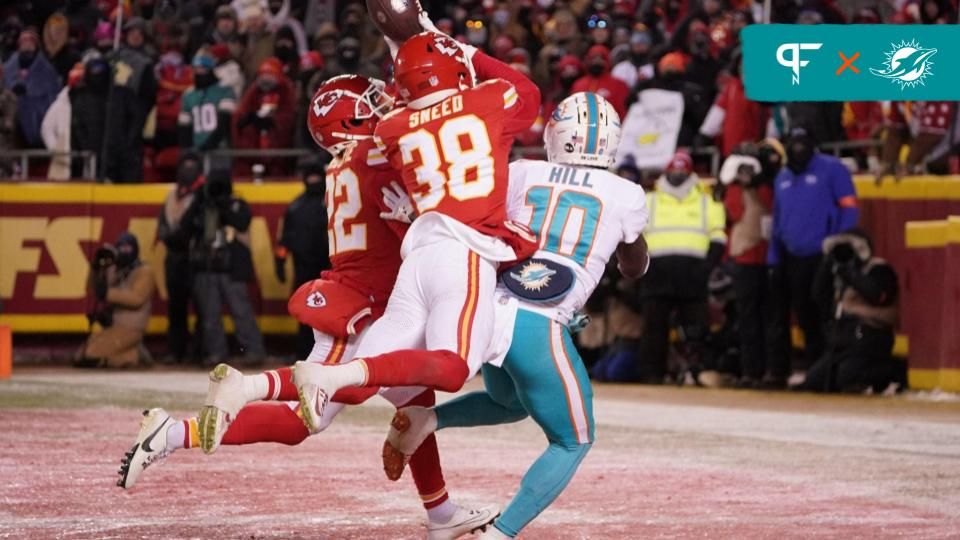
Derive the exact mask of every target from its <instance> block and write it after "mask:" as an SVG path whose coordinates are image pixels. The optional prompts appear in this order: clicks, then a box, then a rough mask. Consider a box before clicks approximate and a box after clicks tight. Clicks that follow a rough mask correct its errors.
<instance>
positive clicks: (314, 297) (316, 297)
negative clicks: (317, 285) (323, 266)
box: [307, 291, 327, 308]
mask: <svg viewBox="0 0 960 540" xmlns="http://www.w3.org/2000/svg"><path fill="white" fill-rule="evenodd" d="M326 305H327V298H326V297H325V296H323V294H321V293H320V291H313V292H312V293H310V296H308V297H307V307H310V308H322V307H324V306H326Z"/></svg>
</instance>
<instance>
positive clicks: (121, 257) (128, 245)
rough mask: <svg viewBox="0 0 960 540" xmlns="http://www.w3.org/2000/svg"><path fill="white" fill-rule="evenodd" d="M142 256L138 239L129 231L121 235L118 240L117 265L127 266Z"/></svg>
mask: <svg viewBox="0 0 960 540" xmlns="http://www.w3.org/2000/svg"><path fill="white" fill-rule="evenodd" d="M138 258H140V249H139V247H138V246H137V239H136V238H135V237H133V236H132V235H130V234H129V233H124V234H122V235H120V239H119V240H117V266H118V267H120V268H126V267H128V266H131V265H132V264H133V263H135V262H136V261H137V259H138Z"/></svg>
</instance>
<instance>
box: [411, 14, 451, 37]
mask: <svg viewBox="0 0 960 540" xmlns="http://www.w3.org/2000/svg"><path fill="white" fill-rule="evenodd" d="M417 20H419V21H420V28H423V30H424V31H426V32H433V33H434V34H440V35H441V36H446V34H444V33H443V32H441V31H440V29H439V28H437V25H435V24H433V21H431V20H430V14H429V13H427V12H426V11H424V10H422V9H421V10H420V13H419V15H417ZM447 37H450V36H447Z"/></svg>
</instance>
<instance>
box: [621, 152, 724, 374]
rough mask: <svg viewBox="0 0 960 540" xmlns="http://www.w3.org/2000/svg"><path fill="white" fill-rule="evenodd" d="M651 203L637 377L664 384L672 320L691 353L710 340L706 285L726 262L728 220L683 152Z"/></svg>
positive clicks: (675, 158) (650, 198)
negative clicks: (675, 319) (678, 325)
mask: <svg viewBox="0 0 960 540" xmlns="http://www.w3.org/2000/svg"><path fill="white" fill-rule="evenodd" d="M647 203H648V206H649V209H650V222H649V224H648V225H647V229H646V232H644V237H645V238H646V240H647V245H648V246H649V250H650V270H649V271H648V273H647V275H646V277H644V279H643V281H642V283H641V288H640V297H641V300H642V303H643V307H642V313H643V317H644V325H645V329H644V333H643V339H642V340H641V343H640V359H639V364H640V365H639V375H640V380H641V381H643V382H648V383H660V382H663V378H664V375H665V374H666V371H667V352H668V346H669V335H670V315H671V314H672V313H673V312H674V311H676V312H677V316H678V319H679V320H680V323H681V325H682V326H681V328H682V329H683V332H684V336H685V337H686V340H687V344H688V345H689V346H691V347H692V348H694V349H695V348H697V344H698V343H699V342H701V341H702V339H703V338H704V337H705V335H706V332H707V329H708V313H707V281H708V279H709V276H710V270H711V269H712V268H713V267H715V266H716V265H717V263H719V262H720V259H721V258H722V257H723V251H724V246H725V244H726V241H727V236H726V233H725V232H724V226H725V222H726V218H725V215H724V211H723V206H722V205H720V203H718V202H716V201H714V200H713V198H712V197H711V196H710V194H708V193H707V192H706V191H705V190H704V189H703V187H702V186H701V184H700V178H699V177H698V176H697V175H696V174H694V173H693V160H692V159H691V158H690V155H689V154H687V153H686V152H684V151H678V152H677V153H676V154H675V155H674V156H673V158H671V160H670V163H669V164H668V165H667V168H666V172H665V173H664V175H663V176H661V177H660V178H659V179H658V180H657V186H656V191H654V192H653V193H650V194H648V197H647ZM691 352H694V351H693V350H691ZM695 361H696V360H695Z"/></svg>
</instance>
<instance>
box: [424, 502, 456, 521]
mask: <svg viewBox="0 0 960 540" xmlns="http://www.w3.org/2000/svg"><path fill="white" fill-rule="evenodd" d="M456 512H457V505H455V504H453V501H451V500H450V499H447V500H445V501H443V502H442V503H440V504H438V505H437V506H434V507H433V508H427V518H428V519H430V521H431V522H433V523H446V522H448V521H450V518H452V517H453V514H455V513H456Z"/></svg>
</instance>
